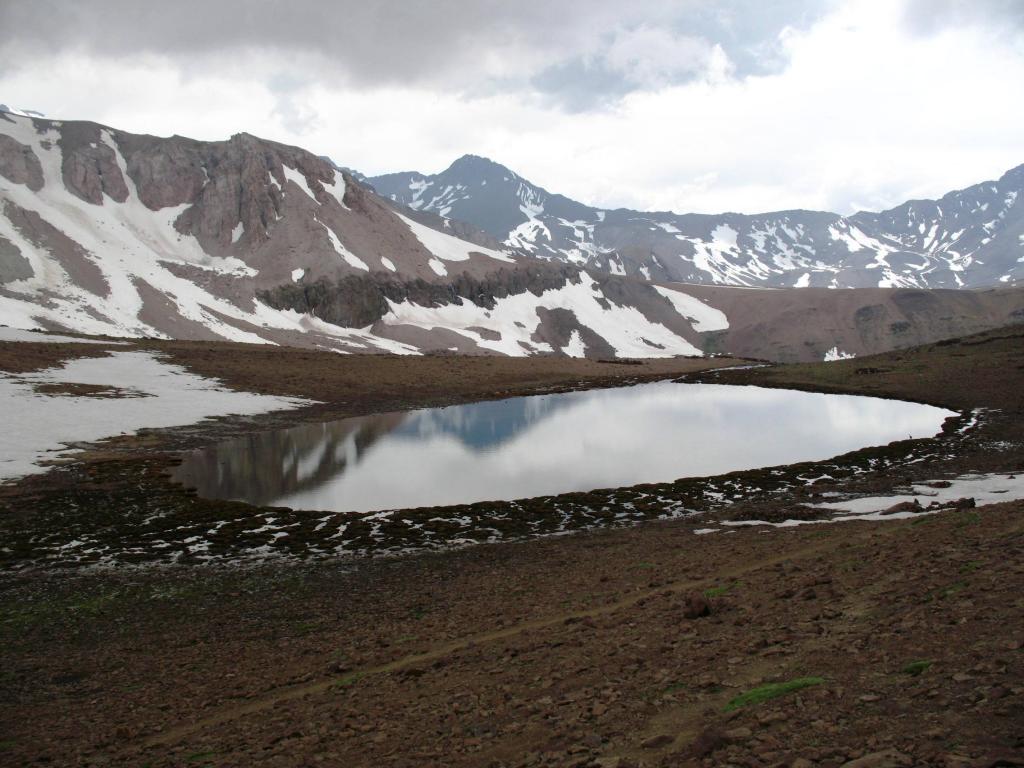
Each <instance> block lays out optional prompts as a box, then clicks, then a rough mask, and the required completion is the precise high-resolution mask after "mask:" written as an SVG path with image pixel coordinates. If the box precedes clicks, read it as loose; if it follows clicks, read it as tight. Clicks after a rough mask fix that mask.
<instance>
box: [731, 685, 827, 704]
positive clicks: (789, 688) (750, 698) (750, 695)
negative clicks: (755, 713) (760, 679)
mask: <svg viewBox="0 0 1024 768" xmlns="http://www.w3.org/2000/svg"><path fill="white" fill-rule="evenodd" d="M824 682H825V678H823V677H798V678H796V679H795V680H788V681H786V682H784V683H768V684H767V685H761V686H758V687H757V688H754V689H753V690H750V691H747V692H746V693H743V694H740V695H739V696H737V697H736V698H735V699H733V700H732V701H730V702H729V703H728V704H726V705H725V711H726V712H732V711H733V710H735V709H739V708H740V707H748V706H750V705H752V704H760V703H761V702H763V701H768V700H770V699H777V698H778V697H779V696H785V695H786V694H787V693H793V692H795V691H799V690H801V689H803V688H810V687H811V686H813V685H821V684H822V683H824Z"/></svg>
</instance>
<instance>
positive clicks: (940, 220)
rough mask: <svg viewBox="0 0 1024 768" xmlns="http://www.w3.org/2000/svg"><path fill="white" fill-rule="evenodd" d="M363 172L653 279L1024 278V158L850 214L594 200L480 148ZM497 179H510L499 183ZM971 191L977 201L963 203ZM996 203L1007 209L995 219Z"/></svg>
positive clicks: (971, 282)
mask: <svg viewBox="0 0 1024 768" xmlns="http://www.w3.org/2000/svg"><path fill="white" fill-rule="evenodd" d="M481 169H486V172H484V171H483V170H481ZM367 180H368V182H369V183H370V184H371V185H373V187H374V188H375V189H376V190H377V191H378V192H379V193H381V194H382V195H383V196H385V197H387V198H389V199H391V200H393V201H395V202H397V203H400V204H402V205H407V206H409V207H411V208H414V209H416V210H427V211H431V212H434V213H437V214H438V215H440V216H442V217H445V218H450V219H457V220H462V221H465V222H467V223H469V224H472V225H474V226H478V227H480V228H481V229H483V230H485V231H487V232H489V233H490V234H491V235H492V236H494V237H495V238H497V239H498V240H499V241H502V242H504V243H505V244H506V245H508V246H509V247H513V248H518V249H522V250H523V251H525V252H527V253H530V254H532V255H534V256H537V257H538V258H545V259H553V260H558V261H565V262H569V263H574V264H579V265H586V266H590V267H594V268H597V269H601V270H602V271H606V272H609V273H611V274H624V275H630V276H635V277H639V278H641V279H645V280H653V281H657V280H659V279H660V280H669V281H673V282H685V283H695V284H717V285H743V286H748V287H754V286H761V287H805V286H809V285H818V286H824V287H834V288H847V287H919V288H936V287H945V288H964V287H987V286H992V285H997V284H1004V285H1007V284H1016V283H1017V282H1019V281H1020V280H1021V279H1022V278H1024V263H1022V257H1024V197H1022V196H1021V194H1020V193H1021V192H1022V191H1024V165H1020V166H1016V167H1014V168H1011V169H1009V170H1007V171H1006V172H1005V173H1003V174H1002V175H1001V176H1000V177H999V179H996V180H990V181H983V182H979V183H977V184H974V185H971V186H968V187H965V188H963V189H959V190H954V191H951V192H948V193H946V194H945V195H943V196H942V197H941V198H938V199H935V200H930V199H921V200H908V201H906V202H904V203H901V204H900V205H897V206H894V207H893V208H890V209H887V210H884V211H879V212H872V211H858V212H856V213H852V214H849V215H845V216H844V215H841V214H838V213H833V212H830V211H816V210H810V209H789V210H780V211H768V212H764V213H756V214H743V213H736V212H725V213H719V214H706V213H675V212H673V211H638V210H634V209H631V208H615V209H609V208H597V207H594V206H588V205H586V204H584V203H580V202H577V201H575V200H572V199H571V198H568V197H565V196H564V195H561V194H558V193H552V192H550V191H548V190H547V189H546V188H544V187H541V186H539V185H536V184H533V183H532V182H530V181H528V180H526V179H525V178H523V177H522V176H520V175H519V174H517V173H516V172H515V171H512V170H511V169H509V168H507V167H505V166H503V165H501V164H500V163H497V162H496V161H494V160H491V159H489V158H484V157H481V156H479V155H472V154H469V155H463V156H461V157H459V158H457V159H456V160H455V161H453V162H452V163H451V164H450V165H449V166H448V167H447V168H446V169H445V170H443V171H441V172H440V173H438V174H433V175H425V174H422V173H420V172H418V171H403V172H397V173H391V174H383V175H380V176H374V177H369V178H368V179H367ZM495 182H497V184H498V186H500V187H502V189H500V190H498V191H497V192H496V191H495V190H494V186H495ZM488 184H490V185H491V187H490V188H487V189H485V187H487V185H488ZM1001 187H1002V188H1003V189H1002V190H1000V188H1001ZM1000 195H1001V198H1000ZM970 199H973V203H972V205H973V208H970V209H969V210H966V211H965V210H964V202H965V201H967V200H970ZM932 207H934V208H935V209H937V214H938V215H936V214H935V212H934V211H931V210H929V209H930V208H932ZM990 207H991V208H992V209H993V211H995V210H996V209H997V208H999V209H1000V210H998V212H997V213H995V216H996V218H991V215H990V214H988V210H989V208H990ZM944 209H945V210H944ZM897 217H899V220H897ZM933 227H934V229H933ZM658 230H660V231H658ZM954 246H956V247H954Z"/></svg>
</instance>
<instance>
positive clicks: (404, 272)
mask: <svg viewBox="0 0 1024 768" xmlns="http://www.w3.org/2000/svg"><path fill="white" fill-rule="evenodd" d="M467 163H469V164H472V165H474V166H480V167H482V168H483V169H484V172H485V173H486V174H488V176H487V179H486V180H487V181H488V184H491V183H493V184H494V185H495V186H498V182H499V181H501V182H502V183H504V176H503V175H502V173H503V171H502V170H501V169H500V166H494V165H493V164H490V163H488V162H487V161H482V160H480V159H478V158H477V159H470V160H467ZM510 178H511V177H510ZM492 180H493V181H492ZM457 196H458V195H452V199H453V200H454V199H455V198H456V197H457ZM528 199H533V198H528ZM574 205H576V204H574V203H572V201H568V200H566V199H565V198H558V197H557V196H549V197H545V198H543V199H542V200H536V201H535V205H534V208H528V210H535V209H536V210H538V211H540V210H541V209H543V211H547V212H549V213H550V212H551V211H556V212H564V213H562V215H563V217H568V216H575V215H576V214H575V213H573V210H574V209H573V208H572V206H574ZM442 208H444V207H442ZM450 212H451V211H445V213H450ZM538 215H540V214H538ZM610 215H611V214H609V216H610ZM535 220H536V219H530V221H535ZM567 220H568V219H567ZM496 222H497V220H491V221H489V222H484V223H482V224H479V225H473V224H471V223H470V224H467V223H465V222H460V221H457V220H455V219H450V218H445V217H444V216H441V215H438V214H435V213H432V212H430V211H423V210H413V209H412V208H409V207H405V206H402V205H400V204H398V203H396V202H394V201H390V200H387V199H384V198H382V197H379V196H378V195H377V194H375V193H374V191H373V190H372V189H371V188H370V187H368V186H365V185H364V184H362V183H360V181H359V180H358V179H357V177H355V176H353V175H352V174H351V173H349V172H347V171H345V170H343V169H341V167H340V166H337V165H336V164H335V163H334V162H333V161H331V160H330V159H328V158H324V157H318V156H316V155H314V154H311V153H310V152H307V151H305V150H303V149H300V148H298V147H292V146H287V145H284V144H279V143H276V142H271V141H266V140H264V139H260V138H257V137H255V136H251V135H249V134H244V133H243V134H238V135H235V136H232V137H231V138H230V139H228V140H226V141H212V142H201V141H195V140H193V139H188V138H183V137H180V136H172V137H169V138H160V137H155V136H145V135H136V134H131V133H127V132H124V131H119V130H117V129H114V128H110V127H107V126H102V125H99V124H96V123H91V122H80V121H58V120H46V119H40V118H33V117H26V116H24V115H15V114H11V113H0V325H9V326H14V327H18V328H42V329H46V330H55V331H73V332H79V333H88V334H106V335H111V336H128V337H140V336H148V337H159V338H180V339H200V340H202V339H210V340H213V339H229V340H234V341H242V342H251V343H264V344H289V345H296V346H305V347H313V348H323V349H331V350H335V351H338V352H344V353H351V352H396V353H406V354H416V353H421V352H445V353H447V352H460V353H470V354H506V355H528V354H563V355H575V356H584V355H585V356H588V357H594V358H614V357H620V358H623V357H667V356H674V355H686V354H690V355H700V354H704V353H707V352H732V351H740V350H742V351H744V352H745V353H746V354H750V355H756V356H759V357H771V358H773V359H780V360H812V359H821V358H822V357H824V356H827V355H829V354H833V355H838V354H840V353H850V354H865V353H868V352H875V351H881V350H883V349H889V348H892V347H893V346H901V345H909V344H912V343H917V342H920V341H931V340H935V339H937V338H942V337H943V336H950V335H957V334H960V333H966V332H969V331H973V330H983V329H985V328H992V327H995V326H999V325H1005V324H1007V323H1010V322H1018V321H1020V320H1024V290H1018V289H1013V288H1005V289H1001V290H991V291H918V290H910V291H908V290H900V289H890V290H882V289H873V290H871V291H827V290H806V289H800V290H785V291H777V290H771V291H753V290H746V291H737V290H736V289H733V288H719V287H705V286H683V285H679V284H674V283H672V284H670V283H654V282H650V281H647V280H641V279H636V278H634V277H627V276H623V275H621V274H611V273H610V272H609V271H602V270H600V269H597V268H595V264H593V263H590V262H588V261H587V260H586V259H583V260H581V263H580V264H577V263H565V262H562V261H560V260H557V259H552V258H550V257H549V258H537V257H536V256H534V255H531V253H529V252H528V251H530V249H529V248H527V247H526V243H527V242H528V239H527V238H525V236H524V239H523V246H522V247H510V246H508V245H503V244H502V243H500V242H499V241H498V239H497V238H495V237H494V236H493V234H489V233H491V232H493V231H494V229H495V227H496V226H497V224H496ZM520 230H521V231H524V232H525V231H526V230H525V228H523V227H520ZM524 251H525V252H524ZM619 271H624V270H619Z"/></svg>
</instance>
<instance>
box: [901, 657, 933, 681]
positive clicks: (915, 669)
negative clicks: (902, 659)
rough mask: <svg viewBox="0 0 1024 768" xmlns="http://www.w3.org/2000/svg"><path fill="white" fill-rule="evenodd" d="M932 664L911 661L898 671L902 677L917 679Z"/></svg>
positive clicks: (923, 661) (929, 662)
mask: <svg viewBox="0 0 1024 768" xmlns="http://www.w3.org/2000/svg"><path fill="white" fill-rule="evenodd" d="M932 664H933V662H931V661H925V660H922V661H912V662H910V663H909V664H907V665H906V666H905V667H904V668H903V669H901V670H900V672H902V673H903V674H904V675H910V676H911V677H917V676H918V675H920V674H921V673H922V672H924V671H925V670H927V669H928V667H930V666H931V665H932Z"/></svg>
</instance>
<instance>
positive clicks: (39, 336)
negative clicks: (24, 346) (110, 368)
mask: <svg viewBox="0 0 1024 768" xmlns="http://www.w3.org/2000/svg"><path fill="white" fill-rule="evenodd" d="M0 341H27V342H33V343H36V344H103V345H104V346H116V347H123V346H127V345H128V342H127V341H103V340H102V339H77V338H75V337H74V336H60V335H58V334H52V333H40V332H38V331H27V330H23V329H21V328H8V327H7V326H0Z"/></svg>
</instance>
